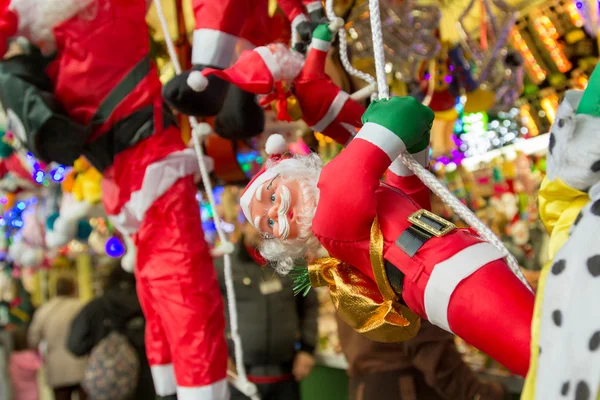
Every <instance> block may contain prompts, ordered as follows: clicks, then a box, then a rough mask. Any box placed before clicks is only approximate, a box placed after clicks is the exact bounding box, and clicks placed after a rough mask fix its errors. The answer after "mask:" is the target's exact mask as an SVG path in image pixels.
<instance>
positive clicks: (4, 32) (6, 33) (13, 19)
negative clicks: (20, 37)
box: [0, 0, 19, 56]
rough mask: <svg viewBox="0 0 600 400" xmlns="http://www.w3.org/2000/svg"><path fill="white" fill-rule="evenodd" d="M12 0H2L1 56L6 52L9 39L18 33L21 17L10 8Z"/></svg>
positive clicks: (0, 17)
mask: <svg viewBox="0 0 600 400" xmlns="http://www.w3.org/2000/svg"><path fill="white" fill-rule="evenodd" d="M9 6H10V0H0V56H4V54H6V50H7V48H8V39H10V38H11V37H13V36H15V35H16V34H17V29H18V27H19V18H18V16H17V14H16V13H15V12H13V11H11V10H9Z"/></svg>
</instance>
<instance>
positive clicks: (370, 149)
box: [241, 98, 533, 375]
mask: <svg viewBox="0 0 600 400" xmlns="http://www.w3.org/2000/svg"><path fill="white" fill-rule="evenodd" d="M363 121H364V122H365V125H364V126H363V128H362V129H361V131H360V132H359V133H358V135H357V136H356V137H355V138H354V139H353V140H352V141H351V142H350V144H349V145H348V147H347V148H346V149H345V150H344V151H343V152H342V153H341V154H340V155H338V156H337V157H336V158H335V159H334V160H333V161H331V162H330V163H329V164H328V165H327V166H326V167H325V168H324V169H323V171H322V173H320V174H319V170H318V168H317V167H315V165H314V163H315V161H313V158H314V156H308V158H307V159H306V160H305V159H302V158H295V159H291V160H282V161H279V162H277V163H275V164H273V165H271V167H270V168H267V169H266V170H265V171H264V172H263V173H262V174H261V175H259V176H258V177H256V178H255V179H254V181H253V182H252V183H251V184H250V185H249V186H248V187H247V189H246V191H245V192H244V194H243V196H242V198H241V203H242V209H243V210H244V213H245V215H246V217H247V218H248V219H249V220H250V221H252V222H253V223H254V224H255V226H256V227H257V229H259V230H260V231H261V232H263V234H264V235H265V236H266V237H268V238H269V239H268V240H266V241H265V242H266V244H265V245H264V246H263V248H262V253H263V255H264V256H265V258H267V259H269V260H271V261H273V262H275V263H276V265H277V266H278V268H280V269H284V268H285V267H286V266H287V265H288V258H295V257H298V256H300V255H302V254H304V251H306V250H307V249H308V248H310V247H314V243H313V242H312V240H313V238H316V239H317V240H318V243H320V244H321V245H322V246H323V247H325V249H326V250H328V252H329V253H330V254H331V256H333V257H335V258H336V259H339V260H341V261H343V262H344V263H346V264H347V265H352V266H354V267H356V268H358V269H359V270H360V272H361V273H362V274H363V275H364V276H366V277H369V278H370V279H371V281H374V280H375V281H377V280H378V279H379V278H378V275H377V273H376V272H375V266H374V264H373V253H372V252H371V250H372V246H373V243H372V241H373V240H374V239H373V236H372V235H373V232H374V227H375V226H377V227H376V229H375V231H380V233H379V234H378V235H381V237H382V239H381V241H382V242H381V246H382V252H381V254H382V257H383V259H384V261H385V273H386V275H387V279H388V280H389V284H390V285H391V287H392V288H394V292H395V293H396V296H397V298H398V299H400V300H401V301H403V302H404V303H405V304H406V305H407V306H408V308H410V310H411V311H412V312H414V313H416V314H417V315H419V316H420V317H422V318H425V319H428V320H429V321H431V322H432V323H434V324H436V325H438V326H440V327H442V328H444V329H446V330H448V331H451V332H453V333H455V334H457V335H458V336H460V337H462V338H463V339H465V340H466V341H467V342H469V343H471V344H473V345H474V346H476V347H478V348H479V349H481V350H482V351H483V352H485V353H487V354H489V355H490V356H492V357H493V358H495V359H496V360H498V361H499V362H501V363H503V364H504V365H506V366H507V367H508V368H509V369H511V370H512V371H514V372H516V373H518V374H521V375H524V374H525V373H526V372H527V369H528V366H529V342H530V323H531V317H532V310H533V294H532V293H531V292H530V291H529V290H528V289H527V288H526V287H525V286H524V285H523V284H522V283H521V282H520V281H519V280H518V278H517V277H516V276H515V275H514V274H513V273H512V272H511V271H510V269H509V267H508V265H507V263H506V261H505V260H504V258H503V254H502V253H500V251H499V250H497V249H496V248H495V247H493V246H492V245H491V244H489V243H486V242H484V240H483V239H481V238H480V237H479V236H478V235H477V234H476V233H475V232H474V231H472V230H470V229H456V228H455V227H454V226H453V225H452V224H451V223H449V222H447V221H444V220H443V219H440V218H439V217H437V216H434V215H432V214H430V213H425V212H423V210H422V206H420V205H419V204H417V203H416V202H415V201H413V200H412V199H410V198H409V197H408V196H407V195H406V194H405V193H403V192H401V191H399V190H397V189H396V188H392V187H390V186H386V185H381V183H380V180H379V179H380V177H381V176H382V175H383V173H384V172H385V171H386V169H387V168H388V167H390V165H391V164H392V160H395V159H396V158H397V157H398V156H399V155H400V153H401V152H402V151H403V150H404V149H406V148H408V149H409V152H412V153H413V154H418V153H419V152H421V151H423V150H424V149H426V147H427V144H428V131H429V129H430V126H431V123H432V122H433V112H432V111H431V110H430V109H428V108H426V107H424V106H422V105H421V104H420V103H418V101H417V100H415V99H412V98H392V99H391V100H383V101H378V102H376V103H373V104H371V106H370V107H369V109H368V110H367V112H366V113H365V116H364V117H363ZM311 170H312V171H313V172H312V173H309V172H308V171H311ZM315 174H316V175H317V176H318V178H317V179H318V190H316V189H315V190H314V191H313V192H311V190H310V188H311V185H312V184H314V181H315V176H314V175H315ZM311 193H312V194H311ZM310 204H313V206H314V209H313V211H312V212H313V213H314V214H313V215H314V218H310V216H311V208H310ZM376 218H377V220H378V221H379V224H375V223H374V220H375V219H376ZM376 236H377V235H376ZM324 276H325V275H324ZM323 279H325V280H327V278H323ZM311 280H312V279H311ZM365 284H366V283H365ZM378 286H379V282H378ZM365 290H367V289H366V286H365V287H363V288H362V289H357V291H355V294H356V295H359V296H360V295H361V294H360V293H363V294H364V293H366V292H364V291H365ZM380 290H381V289H380ZM382 294H383V293H382ZM336 296H339V292H338V294H337V295H336ZM336 299H337V300H338V304H339V302H341V303H343V301H344V299H343V298H340V297H336ZM373 318H375V315H371V316H370V317H369V318H367V319H368V320H369V321H373ZM389 339H390V338H389V336H388V338H387V340H389Z"/></svg>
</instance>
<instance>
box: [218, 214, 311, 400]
mask: <svg viewBox="0 0 600 400" xmlns="http://www.w3.org/2000/svg"><path fill="white" fill-rule="evenodd" d="M260 240H261V237H260V235H259V233H258V232H257V231H256V230H255V229H254V228H253V227H252V226H250V225H249V224H247V223H246V224H243V225H242V235H241V238H240V240H239V241H238V242H237V244H236V251H235V252H234V253H233V254H232V256H231V258H232V261H231V266H232V272H233V282H234V286H235V293H236V303H237V304H236V307H237V313H238V324H239V332H240V336H241V338H242V341H243V345H244V363H245V364H246V365H245V366H246V373H247V374H248V380H250V381H251V382H254V383H255V384H256V386H257V387H258V390H259V393H260V397H261V399H263V400H280V399H281V400H299V399H300V387H299V385H298V382H299V381H301V380H302V379H304V378H306V377H307V376H308V375H309V373H310V371H311V369H312V367H313V366H314V357H313V353H314V350H315V346H316V343H317V334H318V332H317V316H318V312H319V311H318V307H319V305H318V301H317V297H316V295H315V293H314V290H311V291H310V292H309V294H308V295H307V296H306V297H303V296H300V295H299V296H294V293H293V290H292V280H291V279H290V278H286V277H279V276H278V275H277V274H276V273H275V271H274V270H273V269H271V268H262V267H263V266H265V264H266V262H265V261H264V259H262V258H261V257H260V255H259V254H258V252H257V251H256V248H257V247H258V244H259V242H260ZM214 261H215V268H216V269H217V274H218V277H219V284H220V287H221V292H222V293H223V296H224V297H225V298H226V289H225V276H224V271H223V269H224V266H223V258H222V257H221V258H217V259H215V260H214ZM225 312H226V314H227V315H226V317H227V318H226V321H227V338H228V345H229V349H230V350H229V351H230V359H233V358H234V357H233V356H234V354H233V342H232V341H231V336H230V333H229V332H230V327H229V315H228V308H227V307H225ZM232 364H233V362H230V365H232ZM231 368H234V367H233V365H232V367H231ZM238 399H239V400H241V399H246V396H244V395H243V394H242V393H241V392H239V391H238V390H237V389H235V388H232V394H231V400H238Z"/></svg>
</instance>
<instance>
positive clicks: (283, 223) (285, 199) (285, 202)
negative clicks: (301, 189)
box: [277, 186, 292, 240]
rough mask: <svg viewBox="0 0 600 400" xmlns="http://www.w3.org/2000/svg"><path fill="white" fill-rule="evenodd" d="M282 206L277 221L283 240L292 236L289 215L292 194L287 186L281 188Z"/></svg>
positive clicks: (278, 211)
mask: <svg viewBox="0 0 600 400" xmlns="http://www.w3.org/2000/svg"><path fill="white" fill-rule="evenodd" d="M280 196H281V204H280V205H279V208H278V209H277V221H278V222H279V236H281V240H285V239H287V237H288V236H289V234H290V222H289V221H288V219H287V213H288V211H289V210H290V206H291V205H292V194H291V193H290V190H289V189H288V188H287V187H286V186H281V195H280Z"/></svg>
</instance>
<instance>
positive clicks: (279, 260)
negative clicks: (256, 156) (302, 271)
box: [260, 154, 321, 275]
mask: <svg viewBox="0 0 600 400" xmlns="http://www.w3.org/2000/svg"><path fill="white" fill-rule="evenodd" d="M273 169H274V171H275V172H277V173H279V174H280V175H281V179H282V181H283V183H282V184H285V181H286V180H296V181H298V183H299V184H300V190H301V192H302V202H303V207H302V211H301V212H300V213H299V214H298V216H297V222H296V224H297V226H298V229H299V232H298V237H297V238H295V239H286V240H281V239H265V240H264V241H263V243H262V245H261V247H260V253H261V255H262V256H263V257H264V258H265V259H266V260H268V261H270V262H272V263H274V266H275V271H277V273H279V274H280V275H287V274H288V273H289V272H290V271H291V270H292V269H293V268H294V262H295V261H296V260H300V259H304V258H305V257H306V255H307V254H308V253H312V252H316V251H317V250H318V249H319V247H320V244H319V241H318V240H317V238H316V237H315V236H314V234H313V232H312V221H313V218H314V216H315V212H316V210H317V204H318V202H319V188H318V187H317V183H318V181H319V175H320V174H321V160H320V159H319V157H318V156H317V155H316V154H311V155H308V156H301V157H298V158H295V159H290V160H284V161H281V162H280V163H279V164H277V165H276V166H275V167H273ZM284 218H285V216H284Z"/></svg>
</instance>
